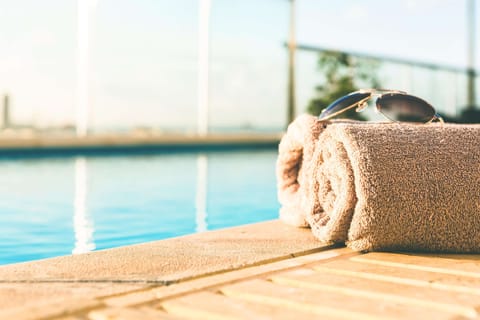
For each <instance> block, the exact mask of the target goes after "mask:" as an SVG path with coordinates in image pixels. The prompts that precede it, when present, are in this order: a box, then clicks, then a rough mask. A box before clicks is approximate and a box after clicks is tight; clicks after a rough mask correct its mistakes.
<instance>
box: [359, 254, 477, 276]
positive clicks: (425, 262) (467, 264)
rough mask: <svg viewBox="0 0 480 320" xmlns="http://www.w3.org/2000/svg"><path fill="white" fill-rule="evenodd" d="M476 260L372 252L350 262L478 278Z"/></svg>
mask: <svg viewBox="0 0 480 320" xmlns="http://www.w3.org/2000/svg"><path fill="white" fill-rule="evenodd" d="M475 256H476V257H478V260H476V261H475V260H472V259H463V258H462V257H461V256H459V257H458V258H457V259H452V258H451V257H452V256H451V255H450V256H449V257H450V258H443V257H442V256H440V255H438V256H430V257H427V256H419V255H410V254H398V253H386V252H372V253H368V254H364V255H361V256H357V257H353V258H352V259H351V260H353V261H359V262H364V263H371V264H375V265H382V266H387V267H401V268H408V269H413V270H423V271H430V272H438V273H446V274H453V275H461V276H467V277H475V278H480V256H478V255H475Z"/></svg>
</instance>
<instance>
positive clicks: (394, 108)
mask: <svg viewBox="0 0 480 320" xmlns="http://www.w3.org/2000/svg"><path fill="white" fill-rule="evenodd" d="M374 96H377V97H378V98H377V100H376V110H377V111H378V112H379V113H381V114H382V115H383V116H385V117H386V118H387V119H389V120H391V121H395V122H421V123H430V122H434V121H438V122H442V123H443V122H444V121H443V119H442V117H441V116H440V115H439V114H438V113H437V112H436V111H435V108H433V107H432V105H431V104H429V103H428V102H426V101H425V100H423V99H420V98H418V97H415V96H412V95H409V94H407V93H406V92H403V91H398V90H385V89H362V90H359V91H355V92H352V93H350V94H347V95H346V96H343V97H341V98H339V99H337V100H335V101H334V102H332V103H331V104H330V105H329V106H328V107H327V108H325V109H323V111H322V112H321V113H320V115H319V116H318V118H319V120H328V119H331V118H333V117H336V116H337V115H339V114H341V113H343V112H345V111H347V110H350V109H352V108H355V107H356V108H357V109H356V111H357V112H361V111H363V110H364V109H365V108H366V107H367V106H368V104H367V102H368V100H370V99H371V98H372V97H374Z"/></svg>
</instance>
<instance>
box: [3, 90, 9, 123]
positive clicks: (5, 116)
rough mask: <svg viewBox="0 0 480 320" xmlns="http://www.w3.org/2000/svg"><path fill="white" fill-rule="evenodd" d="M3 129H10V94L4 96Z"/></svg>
mask: <svg viewBox="0 0 480 320" xmlns="http://www.w3.org/2000/svg"><path fill="white" fill-rule="evenodd" d="M2 119H3V123H2V127H3V129H7V128H8V127H10V97H9V96H8V94H6V95H4V96H3V114H2Z"/></svg>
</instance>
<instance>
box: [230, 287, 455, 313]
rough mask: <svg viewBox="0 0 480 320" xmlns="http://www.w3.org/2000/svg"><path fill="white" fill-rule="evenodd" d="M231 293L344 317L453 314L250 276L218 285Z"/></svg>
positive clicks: (243, 297) (256, 301) (275, 304)
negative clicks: (228, 283) (234, 282)
mask: <svg viewBox="0 0 480 320" xmlns="http://www.w3.org/2000/svg"><path fill="white" fill-rule="evenodd" d="M221 291H222V292H223V293H224V294H225V295H227V296H230V297H236V298H239V299H245V300H247V301H251V302H255V303H259V304H266V305H272V306H276V307H287V308H290V309H292V310H297V311H302V312H309V313H314V314H315V315H317V316H334V317H340V318H344V319H413V318H415V319H417V318H427V319H448V318H450V317H451V316H452V314H451V313H450V314H449V313H447V312H443V311H436V310H430V309H425V308H420V307H418V306H412V305H408V304H405V303H401V302H391V301H385V300H383V299H381V300H379V299H377V298H366V297H355V298H354V299H352V297H351V296H349V295H346V294H343V293H340V292H326V291H319V290H312V289H308V288H296V287H291V286H283V285H279V284H275V283H272V282H269V281H264V280H250V281H245V282H240V283H237V284H232V285H229V286H225V287H222V288H221Z"/></svg>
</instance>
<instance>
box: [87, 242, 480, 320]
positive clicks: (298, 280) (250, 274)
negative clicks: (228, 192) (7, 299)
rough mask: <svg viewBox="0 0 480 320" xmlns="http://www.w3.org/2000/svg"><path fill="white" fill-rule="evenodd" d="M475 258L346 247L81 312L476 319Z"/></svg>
mask: <svg viewBox="0 0 480 320" xmlns="http://www.w3.org/2000/svg"><path fill="white" fill-rule="evenodd" d="M479 258H480V257H478V256H472V255H465V256H452V255H450V256H440V255H431V256H428V255H412V254H396V253H367V254H359V253H355V252H352V251H350V250H349V249H346V248H340V249H338V248H337V249H327V250H325V251H323V252H320V253H314V254H310V255H307V256H302V257H298V258H293V259H288V260H283V261H279V262H274V263H269V264H264V265H260V266H256V267H251V268H247V269H243V270H238V271H233V272H227V273H222V274H218V275H213V276H210V277H206V278H201V279H196V280H192V281H189V282H184V283H182V284H178V285H172V286H169V287H162V288H152V289H151V290H150V291H143V292H138V293H131V294H127V295H121V296H117V297H113V298H109V299H105V300H104V301H103V302H104V304H105V305H104V306H102V307H99V308H96V309H95V310H91V311H88V312H85V313H83V314H82V316H85V317H86V318H88V319H94V320H100V319H316V318H322V319H477V318H478V314H479V313H478V310H479V308H480V262H479V261H480V260H479Z"/></svg>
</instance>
